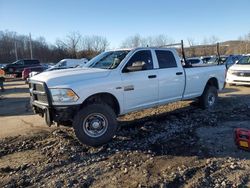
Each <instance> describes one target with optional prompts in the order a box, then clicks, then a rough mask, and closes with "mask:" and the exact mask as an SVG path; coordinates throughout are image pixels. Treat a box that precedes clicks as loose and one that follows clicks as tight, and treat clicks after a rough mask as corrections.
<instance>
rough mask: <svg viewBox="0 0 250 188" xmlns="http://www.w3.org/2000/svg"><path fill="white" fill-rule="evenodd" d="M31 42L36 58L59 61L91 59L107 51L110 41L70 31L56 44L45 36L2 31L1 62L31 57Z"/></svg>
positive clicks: (0, 35) (0, 32)
mask: <svg viewBox="0 0 250 188" xmlns="http://www.w3.org/2000/svg"><path fill="white" fill-rule="evenodd" d="M30 43H31V47H32V53H33V58H34V59H39V60H40V61H41V62H44V63H48V62H54V63H55V62H58V61H59V60H61V59H64V58H87V59H91V58H92V57H94V56H96V55H97V54H99V53H100V52H102V51H105V50H106V49H107V48H108V46H109V42H108V40H107V39H106V38H105V37H102V36H96V35H93V36H82V35H81V34H80V33H78V32H72V33H69V34H68V35H67V36H65V37H64V38H63V39H57V40H56V42H55V44H49V43H48V42H46V40H45V38H44V37H38V38H36V39H30V37H29V36H28V35H20V34H17V33H16V32H13V31H0V63H11V62H14V61H15V60H16V59H29V58H30V57H31V55H30Z"/></svg>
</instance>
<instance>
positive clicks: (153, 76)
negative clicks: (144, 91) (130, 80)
mask: <svg viewBox="0 0 250 188" xmlns="http://www.w3.org/2000/svg"><path fill="white" fill-rule="evenodd" d="M148 78H149V79H151V78H156V75H149V76H148Z"/></svg>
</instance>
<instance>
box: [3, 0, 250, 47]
mask: <svg viewBox="0 0 250 188" xmlns="http://www.w3.org/2000/svg"><path fill="white" fill-rule="evenodd" d="M249 10H250V0H237V1H236V0H88V1H87V0H81V1H80V0H0V30H9V31H15V32H17V33H18V34H26V35H28V34H29V33H31V34H32V37H34V38H36V37H39V36H43V37H44V38H45V39H46V41H47V42H49V43H51V44H53V43H55V41H56V40H57V39H62V38H64V37H65V36H67V35H68V34H69V33H71V32H79V33H81V34H82V35H90V36H91V35H100V36H104V37H106V38H107V40H108V41H109V42H110V46H111V47H113V48H116V47H119V46H120V45H121V43H122V42H123V41H124V40H125V39H126V38H128V37H129V36H133V35H135V34H139V35H140V36H142V37H147V36H155V35H159V34H163V35H167V36H168V37H170V38H172V39H173V40H175V41H180V40H181V39H184V41H185V40H187V39H188V38H192V39H193V40H194V41H195V42H196V43H199V42H202V41H203V39H204V38H209V37H211V36H216V37H218V39H219V41H225V40H236V39H238V38H239V37H240V36H243V35H246V34H247V33H249V32H250V14H249Z"/></svg>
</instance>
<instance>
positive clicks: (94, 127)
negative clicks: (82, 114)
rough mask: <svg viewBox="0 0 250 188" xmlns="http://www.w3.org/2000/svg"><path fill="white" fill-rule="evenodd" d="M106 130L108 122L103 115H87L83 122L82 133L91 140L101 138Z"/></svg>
mask: <svg viewBox="0 0 250 188" xmlns="http://www.w3.org/2000/svg"><path fill="white" fill-rule="evenodd" d="M107 128H108V120H107V118H106V117H105V116H104V115H103V114H99V113H92V114H89V115H88V116H87V117H86V118H85V119H84V121H83V130H84V132H85V133H86V134H87V135H88V136H90V137H93V138H96V137H100V136H102V135H103V134H104V133H105V132H106V131H107Z"/></svg>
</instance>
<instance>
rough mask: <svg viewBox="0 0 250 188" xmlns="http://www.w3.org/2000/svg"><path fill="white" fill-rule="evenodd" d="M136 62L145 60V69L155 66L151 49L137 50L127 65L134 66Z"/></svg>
mask: <svg viewBox="0 0 250 188" xmlns="http://www.w3.org/2000/svg"><path fill="white" fill-rule="evenodd" d="M136 62H144V63H145V69H144V70H151V69H153V68H154V65H153V60H152V55H151V51H150V50H142V51H138V52H136V53H135V54H134V55H133V56H132V57H131V58H130V60H129V61H128V63H127V65H126V67H129V66H132V65H133V63H136Z"/></svg>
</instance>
